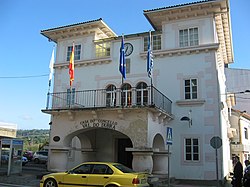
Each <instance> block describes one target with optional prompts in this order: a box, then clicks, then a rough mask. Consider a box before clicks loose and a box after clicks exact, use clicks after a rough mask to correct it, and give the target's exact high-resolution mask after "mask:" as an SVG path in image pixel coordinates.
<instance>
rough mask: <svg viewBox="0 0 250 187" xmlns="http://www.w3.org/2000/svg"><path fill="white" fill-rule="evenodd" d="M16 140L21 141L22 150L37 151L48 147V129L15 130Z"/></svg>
mask: <svg viewBox="0 0 250 187" xmlns="http://www.w3.org/2000/svg"><path fill="white" fill-rule="evenodd" d="M17 138H18V139H21V140H23V143H24V147H23V150H24V151H26V150H29V151H33V152H35V151H38V150H41V149H43V148H44V146H48V145H49V130H48V129H33V130H17Z"/></svg>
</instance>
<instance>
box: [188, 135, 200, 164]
mask: <svg viewBox="0 0 250 187" xmlns="http://www.w3.org/2000/svg"><path fill="white" fill-rule="evenodd" d="M184 141H185V142H184V143H185V151H184V153H185V155H184V159H185V160H186V161H199V160H200V145H199V139H198V138H185V140H184Z"/></svg>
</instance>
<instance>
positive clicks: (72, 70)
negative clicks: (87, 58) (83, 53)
mask: <svg viewBox="0 0 250 187" xmlns="http://www.w3.org/2000/svg"><path fill="white" fill-rule="evenodd" d="M74 79H75V42H74V41H73V45H72V51H71V55H70V60H69V86H70V90H69V107H70V106H71V97H72V84H73V81H74Z"/></svg>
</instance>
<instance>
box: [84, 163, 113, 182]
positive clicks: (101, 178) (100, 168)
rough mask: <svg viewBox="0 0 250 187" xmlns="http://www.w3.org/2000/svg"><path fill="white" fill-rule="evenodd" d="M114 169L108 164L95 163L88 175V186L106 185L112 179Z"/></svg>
mask: <svg viewBox="0 0 250 187" xmlns="http://www.w3.org/2000/svg"><path fill="white" fill-rule="evenodd" d="M112 173H113V171H112V170H111V169H110V168H109V167H108V165H106V164H95V165H94V167H93V170H92V174H90V175H89V176H88V186H104V185H105V184H106V183H107V182H109V181H110V179H111V175H112Z"/></svg>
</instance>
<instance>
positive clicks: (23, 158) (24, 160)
mask: <svg viewBox="0 0 250 187" xmlns="http://www.w3.org/2000/svg"><path fill="white" fill-rule="evenodd" d="M28 162H29V161H28V159H27V157H25V156H23V157H22V165H23V166H25V164H27V163H28Z"/></svg>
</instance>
